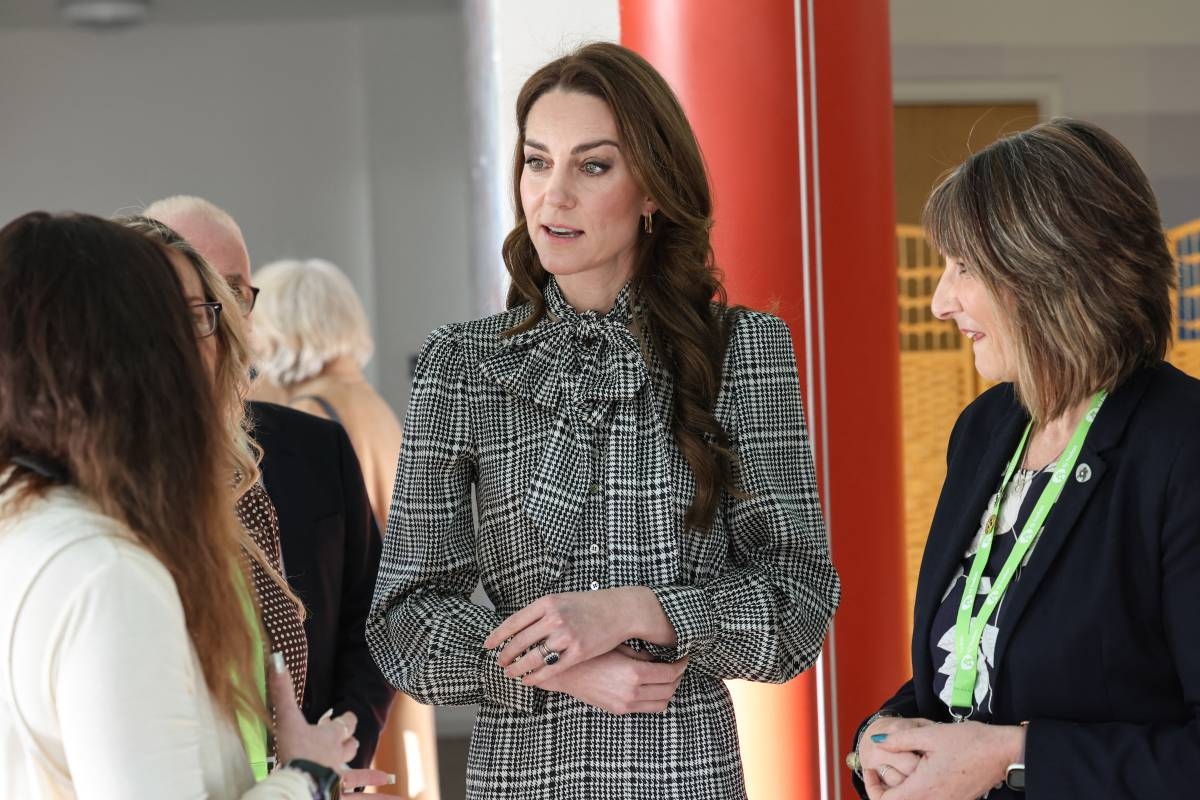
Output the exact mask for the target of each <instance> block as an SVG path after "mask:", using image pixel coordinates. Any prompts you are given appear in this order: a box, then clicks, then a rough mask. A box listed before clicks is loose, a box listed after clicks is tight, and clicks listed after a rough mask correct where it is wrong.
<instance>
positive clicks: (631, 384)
mask: <svg viewBox="0 0 1200 800" xmlns="http://www.w3.org/2000/svg"><path fill="white" fill-rule="evenodd" d="M517 122H518V127H519V137H518V145H517V153H516V163H515V165H514V172H515V175H514V178H515V186H514V195H515V200H516V208H517V209H518V211H517V223H516V226H515V227H514V229H513V231H512V232H511V233H510V234H509V236H508V238H507V240H506V241H505V245H504V257H505V263H506V264H507V266H508V269H509V272H510V275H511V276H512V288H511V290H510V292H509V302H508V305H509V309H508V310H507V311H505V312H504V313H502V314H498V315H495V316H492V317H488V318H486V319H482V320H477V321H474V322H468V323H463V324H456V325H448V326H446V327H443V328H440V329H439V330H437V331H435V332H434V333H433V334H432V335H431V336H430V337H429V339H428V341H427V342H426V343H425V347H424V349H423V351H422V353H421V357H420V359H419V362H418V367H417V375H416V379H415V382H414V385H413V394H412V400H411V404H410V407H409V412H408V418H407V421H406V427H405V436H404V443H403V448H402V452H401V455H400V465H399V471H398V474H397V478H396V488H395V493H394V497H393V501H392V509H391V515H390V519H389V522H388V536H387V537H386V539H385V551H384V557H383V561H382V563H381V567H380V572H379V578H378V581H377V585H376V591H375V600H374V603H373V608H372V611H371V615H370V617H369V620H368V624H367V636H368V639H369V640H370V643H371V649H372V652H373V653H374V655H375V659H376V660H377V661H378V662H379V665H380V667H381V668H382V669H383V672H384V674H385V675H387V676H388V678H389V679H390V680H391V681H392V682H393V683H394V684H395V685H396V686H397V687H398V688H400V689H401V690H403V691H405V692H407V693H409V694H411V695H412V696H413V697H416V698H417V699H419V700H421V701H423V702H427V703H444V704H465V703H479V704H480V706H481V708H480V712H479V718H478V720H477V723H476V727H475V733H474V736H473V737H472V740H471V751H470V757H469V762H468V766H467V792H468V796H469V797H471V798H479V799H480V800H482V799H483V798H538V800H543V799H545V798H564V799H565V798H601V797H603V798H622V797H635V796H636V797H646V796H653V797H656V798H679V799H680V800H683V799H684V798H686V800H703V799H704V798H714V799H715V798H720V799H721V800H727V799H728V798H743V797H745V788H744V784H743V779H742V770H741V763H740V761H739V757H738V746H737V734H736V730H735V725H734V717H733V707H732V704H731V702H730V699H729V694H728V692H727V691H726V688H725V685H724V683H723V680H724V679H727V678H742V679H748V680H759V681H774V682H782V681H786V680H788V679H790V678H792V677H793V676H795V675H796V674H798V673H799V672H801V671H802V670H804V669H805V668H807V667H808V666H809V665H811V664H812V663H813V661H814V660H815V659H816V657H817V654H818V653H819V652H820V649H821V644H822V641H823V639H824V636H825V631H826V628H827V626H828V623H829V620H830V617H831V616H832V614H833V612H834V609H835V608H836V607H837V603H838V598H839V593H840V588H839V583H838V578H837V574H836V573H835V572H834V569H833V566H832V565H831V563H830V561H829V549H828V545H827V542H826V536H825V529H824V525H823V522H822V519H821V510H820V505H819V501H818V496H817V488H816V481H815V477H814V472H813V467H812V458H811V453H810V451H809V446H808V439H807V434H806V431H805V427H804V419H803V412H802V408H801V400H800V391H799V382H798V379H797V374H796V364H795V357H794V354H793V350H792V343H791V339H790V337H789V334H788V330H787V327H786V326H785V325H784V324H783V322H781V321H780V320H779V319H777V318H775V317H772V316H770V315H767V314H761V313H755V312H750V311H746V310H743V309H738V308H733V307H729V306H727V305H726V304H725V303H724V291H723V289H722V287H721V284H720V280H719V277H718V273H717V271H716V269H715V267H714V266H713V264H712V255H711V248H710V245H709V238H708V230H709V228H710V226H711V209H712V205H711V199H710V195H709V189H708V184H707V180H706V177H705V172H704V166H703V161H702V160H701V156H700V152H699V148H698V146H697V144H696V141H695V137H694V136H693V134H692V131H691V128H690V126H689V125H688V123H687V120H686V118H685V116H684V114H683V111H682V109H681V108H680V106H679V103H678V101H677V100H676V98H675V96H674V94H673V93H672V92H671V90H670V88H669V87H668V86H667V84H666V82H665V81H664V80H663V79H662V77H661V76H659V75H658V73H657V72H655V71H654V69H653V68H652V67H651V66H650V65H649V64H647V63H646V62H645V61H644V60H643V59H641V58H640V57H639V56H637V55H636V54H634V53H632V52H631V51H629V50H626V49H624V48H621V47H619V46H617V45H612V44H594V45H589V46H587V47H584V48H582V49H580V50H578V51H576V52H575V53H572V54H570V55H568V56H565V57H563V58H561V59H558V60H557V61H554V62H552V63H551V64H549V65H547V66H546V67H543V68H542V69H541V70H539V71H538V72H537V73H535V74H534V75H533V76H532V77H531V78H530V79H529V80H528V81H527V82H526V84H525V86H524V88H523V89H522V91H521V94H520V97H519V98H518V101H517ZM714 298H717V301H716V302H714ZM472 495H474V500H475V504H476V510H477V515H473V514H472ZM479 580H482V582H483V586H484V588H485V589H486V591H487V594H488V597H489V598H490V599H491V601H492V603H493V604H494V605H495V610H490V609H487V608H484V607H481V606H479V605H475V604H473V603H471V602H470V599H469V597H470V594H471V592H472V590H473V589H474V587H475V585H476V582H477V581H479Z"/></svg>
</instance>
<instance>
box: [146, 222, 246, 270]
mask: <svg viewBox="0 0 1200 800" xmlns="http://www.w3.org/2000/svg"><path fill="white" fill-rule="evenodd" d="M160 219H161V221H162V222H165V223H166V224H167V225H169V226H171V227H172V228H173V229H174V230H175V232H176V233H178V234H179V235H180V236H182V237H183V238H184V239H187V241H188V243H189V244H191V245H192V247H194V248H195V249H196V251H197V252H198V253H200V255H201V256H202V257H203V258H204V260H205V261H207V262H208V263H209V264H210V265H212V267H213V269H215V270H216V271H217V272H218V273H220V275H221V277H223V278H225V280H227V281H229V282H230V283H231V284H241V285H246V286H248V285H249V284H250V255H249V253H247V251H246V242H245V240H244V239H243V238H242V234H241V232H240V231H238V229H237V228H236V227H234V226H231V225H228V224H226V223H224V222H222V221H220V220H213V219H208V218H206V217H204V216H202V215H200V214H195V213H181V214H163V215H162V216H161V217H160Z"/></svg>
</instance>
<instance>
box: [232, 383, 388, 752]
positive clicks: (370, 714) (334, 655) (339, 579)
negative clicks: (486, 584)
mask: <svg viewBox="0 0 1200 800" xmlns="http://www.w3.org/2000/svg"><path fill="white" fill-rule="evenodd" d="M249 410H250V415H251V419H252V421H253V424H254V439H255V441H257V442H258V444H259V446H261V447H262V449H263V459H262V465H261V467H262V473H263V485H264V486H265V487H266V489H267V494H268V495H270V497H271V502H272V503H274V505H275V510H276V512H277V513H278V515H279V539H280V544H281V546H282V549H283V565H284V571H285V572H286V573H287V579H288V583H289V584H291V586H292V589H294V590H295V592H296V594H297V595H299V596H300V599H301V600H302V601H303V602H304V606H305V608H306V609H307V610H308V618H307V619H306V620H305V622H304V632H305V633H306V634H307V635H308V681H307V682H306V684H305V687H304V702H303V703H302V705H301V710H302V711H303V712H304V716H305V717H306V718H307V719H308V721H309V722H316V721H317V719H318V718H319V717H320V716H321V715H322V714H323V713H324V712H325V710H326V709H328V708H332V709H333V710H334V713H335V714H340V713H342V712H343V711H347V710H349V711H353V712H354V714H355V716H357V717H358V728H357V729H356V730H355V732H354V735H355V737H356V738H357V739H358V741H359V749H358V754H357V755H356V756H355V758H354V759H353V760H352V761H351V762H350V765H351V766H354V767H360V766H367V765H369V764H370V762H371V757H372V756H373V755H374V753H375V745H376V744H377V743H378V740H379V731H380V728H382V727H383V723H384V721H385V720H386V718H387V712H388V706H389V705H391V702H392V696H393V694H394V693H395V690H394V689H393V688H392V687H391V685H390V684H389V683H388V682H387V680H386V679H385V678H384V677H383V675H382V674H381V673H380V672H379V667H377V666H376V665H375V660H374V659H373V658H372V657H371V652H370V650H368V648H367V642H366V632H365V623H366V618H367V612H368V611H370V608H371V596H372V595H373V594H374V592H375V573H376V572H377V571H378V569H379V554H380V551H381V549H382V540H381V538H380V535H379V528H378V526H376V524H375V517H374V514H372V513H371V504H370V502H369V501H368V499H367V490H366V487H365V486H364V485H363V477H362V470H361V469H360V467H359V465H358V459H357V458H356V457H355V455H354V449H353V448H352V446H351V444H350V438H349V437H348V436H347V435H346V431H345V430H343V429H342V426H341V425H339V424H337V423H336V422H331V421H329V420H326V419H321V418H320V417H315V416H313V415H312V414H305V413H304V412H302V411H296V410H295V409H291V408H285V407H283V406H277V405H273V404H271V403H250V404H249Z"/></svg>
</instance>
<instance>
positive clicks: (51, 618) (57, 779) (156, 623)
mask: <svg viewBox="0 0 1200 800" xmlns="http://www.w3.org/2000/svg"><path fill="white" fill-rule="evenodd" d="M8 499H9V498H8V497H7V496H5V497H4V498H2V499H0V507H2V506H3V505H4V504H5V503H6V502H7V500H8ZM0 564H4V565H5V568H4V569H5V573H6V578H5V580H4V581H0V630H4V631H8V632H9V635H8V636H6V637H3V638H0V681H2V685H0V692H2V698H0V764H3V765H4V769H2V770H0V795H2V796H4V797H11V798H59V797H62V798H68V797H80V798H85V797H86V798H140V797H165V796H170V797H172V798H214V800H219V799H220V798H237V797H245V798H248V799H249V798H253V799H254V800H268V799H269V798H292V797H299V798H309V797H311V794H310V793H309V791H308V782H307V778H306V776H305V775H304V774H303V773H300V772H294V771H291V770H278V771H276V772H275V773H274V774H273V775H272V776H271V777H270V778H268V779H267V780H266V781H264V782H263V783H261V784H258V785H257V786H255V785H254V779H253V776H252V775H251V773H250V766H249V763H248V762H247V761H246V753H245V751H244V750H243V749H242V743H241V739H240V738H239V737H238V733H237V730H236V729H235V728H234V727H233V725H231V724H230V723H229V722H228V721H227V720H226V719H224V718H223V717H222V715H221V714H220V712H219V711H218V709H216V708H215V707H214V705H213V702H212V698H211V697H210V696H209V693H208V689H207V687H206V686H205V683H204V674H203V672H202V671H201V669H200V664H199V662H198V661H197V659H196V653H195V650H194V648H193V647H192V643H191V640H190V639H189V638H188V632H187V627H186V625H185V622H184V614H183V607H182V605H181V603H180V600H179V594H178V592H177V591H176V589H175V582H174V581H173V580H172V579H171V575H170V573H168V572H167V569H166V567H164V566H163V565H162V563H160V562H159V561H158V559H157V558H155V557H154V556H153V555H152V554H151V553H149V552H148V551H147V550H146V549H145V548H144V547H142V546H141V545H139V544H138V543H137V542H136V541H135V540H134V539H133V537H132V536H131V535H130V533H129V531H128V529H126V528H125V527H124V526H123V525H122V524H120V523H119V522H117V521H116V520H114V519H112V518H111V517H108V516H105V515H104V514H101V513H99V512H98V511H97V510H96V509H95V508H94V507H93V506H92V505H91V503H89V501H88V500H87V498H86V497H84V496H83V495H81V494H80V493H79V492H78V491H77V490H74V489H71V488H66V487H60V488H56V489H53V490H51V491H50V492H49V493H47V495H46V496H45V497H44V498H42V499H40V500H38V501H37V502H36V503H34V504H33V505H32V506H30V507H29V508H27V509H26V510H24V511H23V512H22V513H21V514H20V515H19V516H17V517H15V518H12V519H7V520H5V521H4V522H3V523H2V524H0Z"/></svg>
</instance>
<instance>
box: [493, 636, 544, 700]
mask: <svg viewBox="0 0 1200 800" xmlns="http://www.w3.org/2000/svg"><path fill="white" fill-rule="evenodd" d="M499 655H500V651H499V650H487V649H484V650H482V651H480V654H479V670H480V686H481V687H482V692H483V701H484V702H485V703H493V704H495V705H499V706H504V707H505V708H511V709H513V710H514V711H520V712H523V713H525V714H539V713H541V711H542V709H543V708H544V707H545V705H546V690H545V689H538V688H536V687H534V686H526V685H525V684H524V683H522V682H521V681H520V680H519V679H516V680H514V679H513V678H510V677H508V676H507V675H505V674H504V668H503V667H501V666H500V664H499V663H498V662H497V661H496V659H497V657H498V656H499Z"/></svg>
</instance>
